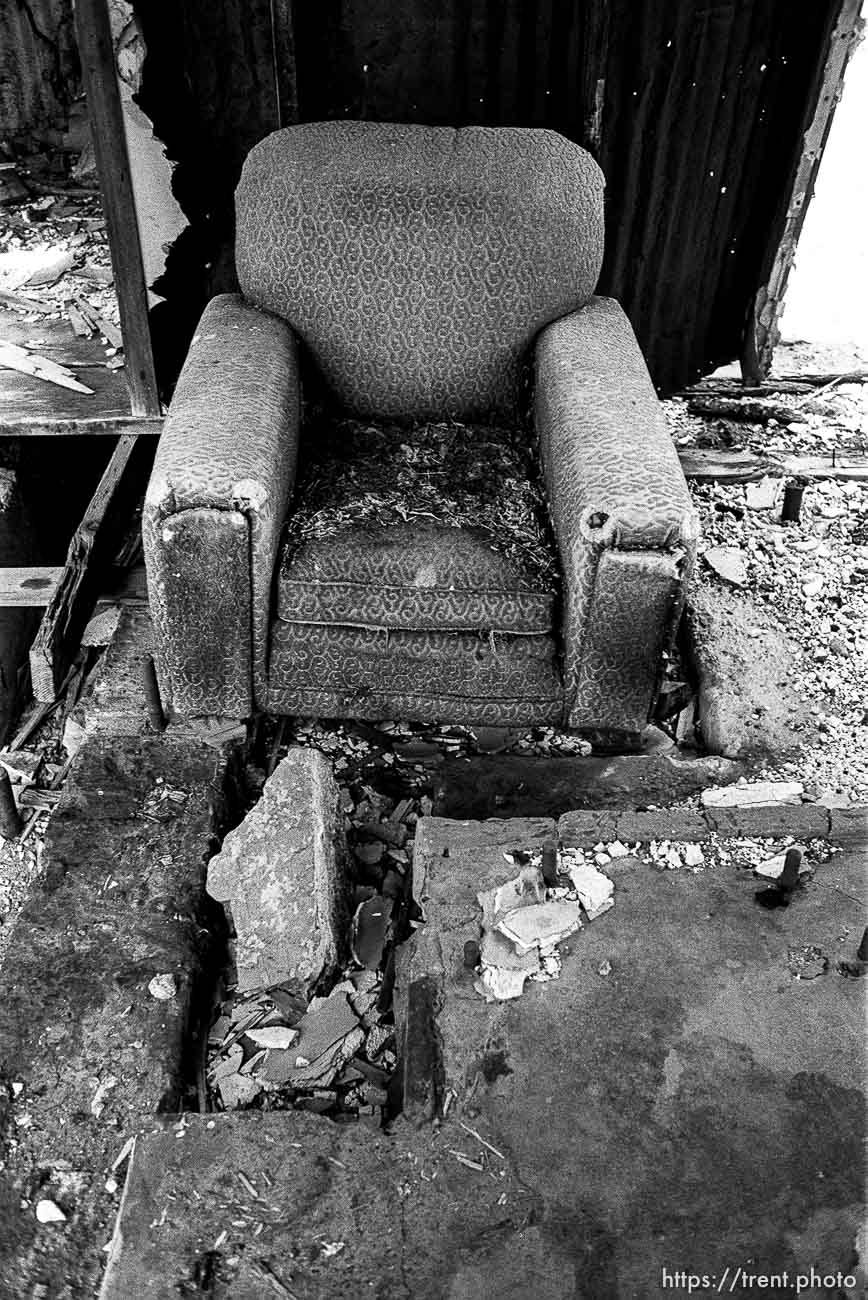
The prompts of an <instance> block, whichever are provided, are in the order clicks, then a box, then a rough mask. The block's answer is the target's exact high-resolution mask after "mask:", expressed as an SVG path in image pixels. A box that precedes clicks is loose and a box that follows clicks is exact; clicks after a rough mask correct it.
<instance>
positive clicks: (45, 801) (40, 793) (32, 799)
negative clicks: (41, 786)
mask: <svg viewBox="0 0 868 1300" xmlns="http://www.w3.org/2000/svg"><path fill="white" fill-rule="evenodd" d="M59 798H60V791H59V790H36V789H35V788H34V787H32V786H30V787H28V788H26V789H24V790H22V791H21V794H20V795H19V799H18V802H19V804H20V806H21V807H22V808H49V809H50V808H53V807H54V806H55V805H56V803H57V801H58V799H59Z"/></svg>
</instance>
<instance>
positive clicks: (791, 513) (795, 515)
mask: <svg viewBox="0 0 868 1300" xmlns="http://www.w3.org/2000/svg"><path fill="white" fill-rule="evenodd" d="M806 486H807V484H806V482H805V480H804V479H798V478H797V479H794V480H793V481H792V482H791V483H787V485H786V487H785V488H784V499H783V502H782V503H781V523H783V524H786V523H793V524H797V523H798V522H799V516H800V515H801V513H802V497H803V496H804V493H805V487H806Z"/></svg>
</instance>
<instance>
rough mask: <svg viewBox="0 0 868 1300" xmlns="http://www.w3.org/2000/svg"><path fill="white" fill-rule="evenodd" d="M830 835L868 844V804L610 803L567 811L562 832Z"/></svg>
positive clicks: (588, 842) (629, 840) (575, 842)
mask: <svg viewBox="0 0 868 1300" xmlns="http://www.w3.org/2000/svg"><path fill="white" fill-rule="evenodd" d="M786 835H792V836H795V837H796V838H797V839H821V840H830V841H832V842H833V843H835V844H840V845H842V846H843V847H846V848H853V849H859V848H864V847H868V807H865V806H864V805H861V804H860V805H854V806H853V807H850V808H831V807H828V806H827V805H826V804H813V803H805V804H796V805H793V804H768V805H764V806H763V805H755V806H753V807H744V808H737V807H734V808H661V809H654V810H649V811H647V812H622V813H619V812H617V811H615V810H614V809H611V808H602V809H586V810H580V811H577V812H569V813H564V814H563V816H562V817H560V818H559V820H558V838H559V840H560V842H561V844H562V845H563V846H564V847H568V848H591V847H592V846H593V845H594V844H597V843H600V842H601V841H602V842H603V843H606V842H607V841H612V840H620V841H621V842H622V843H624V844H634V843H636V842H639V843H649V842H650V841H651V840H673V841H676V842H682V841H685V842H689V841H702V840H709V839H711V838H712V836H718V837H723V838H727V839H750V838H760V839H777V838H782V837H783V836H786Z"/></svg>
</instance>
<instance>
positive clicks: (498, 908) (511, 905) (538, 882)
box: [476, 866, 546, 928]
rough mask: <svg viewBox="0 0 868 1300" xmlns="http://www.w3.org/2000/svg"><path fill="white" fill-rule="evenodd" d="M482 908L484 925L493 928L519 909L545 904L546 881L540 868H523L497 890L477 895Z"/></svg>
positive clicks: (489, 890)
mask: <svg viewBox="0 0 868 1300" xmlns="http://www.w3.org/2000/svg"><path fill="white" fill-rule="evenodd" d="M476 897H477V899H478V900H479V905H480V907H481V908H482V924H483V926H485V927H486V928H493V927H494V926H495V925H496V924H497V921H498V920H499V918H500V917H501V916H505V915H506V913H507V912H512V911H514V910H515V908H517V907H532V906H534V905H536V904H538V903H544V902H545V897H546V887H545V881H544V880H543V876H542V872H541V871H540V869H539V867H534V866H525V867H522V869H521V871H520V872H519V874H518V875H517V876H516V877H514V879H512V880H508V881H507V882H506V884H503V885H498V886H497V888H496V889H487V890H485V891H484V892H483V893H481V894H477V895H476Z"/></svg>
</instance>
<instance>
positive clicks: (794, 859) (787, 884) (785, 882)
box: [778, 849, 802, 890]
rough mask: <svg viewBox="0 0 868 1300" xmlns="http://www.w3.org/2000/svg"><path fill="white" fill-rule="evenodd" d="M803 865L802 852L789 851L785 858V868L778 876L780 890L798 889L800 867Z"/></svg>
mask: <svg viewBox="0 0 868 1300" xmlns="http://www.w3.org/2000/svg"><path fill="white" fill-rule="evenodd" d="M801 865H802V850H801V849H787V856H786V857H785V858H784V868H783V871H782V872H781V874H780V875H779V876H778V886H779V888H780V889H789V890H792V889H796V888H797V886H798V883H799V867H800V866H801Z"/></svg>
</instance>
